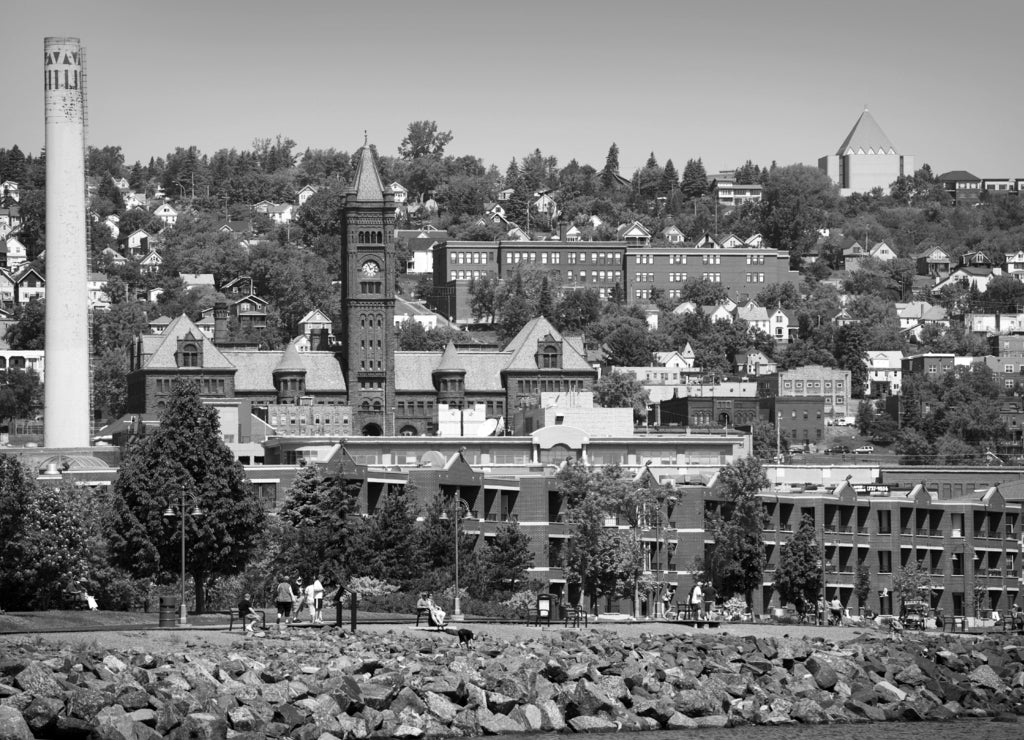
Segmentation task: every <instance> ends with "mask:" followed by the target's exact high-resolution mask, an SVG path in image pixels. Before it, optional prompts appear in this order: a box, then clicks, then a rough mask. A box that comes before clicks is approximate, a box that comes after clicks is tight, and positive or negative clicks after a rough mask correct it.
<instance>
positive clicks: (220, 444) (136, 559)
mask: <svg viewBox="0 0 1024 740" xmlns="http://www.w3.org/2000/svg"><path fill="white" fill-rule="evenodd" d="M182 492H184V493H185V494H186V497H185V504H186V505H185V509H186V511H185V512H180V511H179V512H178V516H181V515H182V513H184V514H185V525H184V526H185V533H186V544H187V547H188V549H187V552H186V556H185V561H186V568H187V571H188V572H189V573H190V574H191V575H192V577H193V579H194V581H195V593H196V610H197V611H199V612H202V611H203V610H204V609H205V607H206V591H207V588H208V587H209V586H210V584H211V583H212V582H213V581H214V580H215V579H216V578H217V577H219V576H227V575H234V574H236V573H239V572H241V570H242V569H243V568H244V567H245V564H246V562H247V561H248V559H249V557H250V556H251V555H252V553H253V549H254V547H255V544H256V542H257V539H258V537H259V535H260V532H261V531H262V529H263V525H264V513H263V509H262V507H261V505H260V501H259V499H258V498H257V497H256V496H255V495H254V494H253V492H252V490H251V489H250V488H249V486H248V485H246V482H245V472H244V471H243V470H242V466H241V465H240V464H239V463H238V462H237V461H236V460H235V459H234V455H232V453H231V450H229V449H228V447H227V446H226V445H225V444H224V441H223V437H222V435H221V431H220V420H219V418H218V414H217V411H216V410H215V409H214V408H212V407H210V406H205V405H204V404H203V403H202V402H201V401H200V399H199V390H198V387H197V386H196V385H195V384H194V383H180V384H178V385H177V386H176V387H175V389H174V391H173V393H172V395H171V398H170V401H169V402H168V405H167V408H166V409H165V411H164V413H163V415H162V416H161V419H160V426H159V427H158V428H157V429H156V431H154V432H151V433H149V434H147V435H146V436H144V437H141V438H140V439H138V440H137V441H135V442H133V443H132V444H131V445H130V446H129V447H128V450H127V452H126V453H125V456H124V460H123V461H122V463H121V469H120V471H119V474H118V477H117V481H116V482H115V483H114V492H113V502H112V505H113V515H114V526H112V527H111V531H110V532H109V537H110V544H111V550H112V553H113V555H114V557H115V558H116V561H117V562H118V563H119V564H121V565H123V566H124V567H125V568H127V569H128V570H129V571H131V572H132V573H133V574H134V575H136V576H138V577H147V576H149V577H155V578H157V579H159V580H161V581H162V582H164V583H168V582H172V581H174V580H175V579H176V578H177V576H178V573H179V571H180V568H181V553H180V546H181V545H180V540H179V535H178V533H179V532H180V528H181V526H182V524H181V520H180V519H179V518H178V516H176V517H174V518H165V517H164V516H163V513H164V510H165V509H167V508H168V507H171V508H172V509H177V508H178V507H179V505H180V501H181V494H182ZM193 495H194V496H195V503H196V504H197V505H198V507H199V510H200V511H201V512H202V515H201V516H192V515H191V514H190V512H191V510H192V499H191V496H193Z"/></svg>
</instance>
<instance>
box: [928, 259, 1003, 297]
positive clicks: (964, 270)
mask: <svg viewBox="0 0 1024 740" xmlns="http://www.w3.org/2000/svg"><path fill="white" fill-rule="evenodd" d="M1002 274H1003V270H1002V268H999V267H974V266H960V267H958V268H956V269H955V270H953V271H952V272H951V273H950V274H949V277H947V278H946V279H945V280H940V281H939V282H937V283H936V284H935V286H934V287H933V288H932V294H933V295H938V294H939V293H941V292H942V289H943V288H945V287H946V286H947V285H963V286H964V287H965V288H976V289H977V290H978V292H979V293H984V292H985V291H986V290H988V285H989V283H991V282H992V280H993V279H995V278H997V277H999V276H1000V275H1002Z"/></svg>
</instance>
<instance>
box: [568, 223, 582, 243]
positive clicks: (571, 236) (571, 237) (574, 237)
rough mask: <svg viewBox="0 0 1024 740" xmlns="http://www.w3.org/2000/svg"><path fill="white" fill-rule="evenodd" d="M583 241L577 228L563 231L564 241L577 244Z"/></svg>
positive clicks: (573, 227) (571, 227) (572, 227)
mask: <svg viewBox="0 0 1024 740" xmlns="http://www.w3.org/2000/svg"><path fill="white" fill-rule="evenodd" d="M582 240H583V232H582V231H580V229H579V227H578V226H570V227H569V228H568V229H566V230H565V241H567V242H578V241H582Z"/></svg>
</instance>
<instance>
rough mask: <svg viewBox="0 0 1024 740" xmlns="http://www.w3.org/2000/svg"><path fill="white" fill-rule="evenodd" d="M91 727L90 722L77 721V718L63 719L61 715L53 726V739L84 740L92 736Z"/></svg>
mask: <svg viewBox="0 0 1024 740" xmlns="http://www.w3.org/2000/svg"><path fill="white" fill-rule="evenodd" d="M92 728H93V725H92V723H91V722H86V721H85V720H84V719H78V718H77V717H65V716H63V715H61V716H59V717H57V722H56V724H55V725H54V731H53V735H54V736H55V737H60V738H64V739H65V740H77V739H79V738H81V740H85V738H87V737H89V735H90V734H92Z"/></svg>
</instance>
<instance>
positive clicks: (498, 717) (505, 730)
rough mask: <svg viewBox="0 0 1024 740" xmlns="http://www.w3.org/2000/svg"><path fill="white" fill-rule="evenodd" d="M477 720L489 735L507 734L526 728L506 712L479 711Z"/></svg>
mask: <svg viewBox="0 0 1024 740" xmlns="http://www.w3.org/2000/svg"><path fill="white" fill-rule="evenodd" d="M477 721H478V722H479V723H480V727H481V728H482V729H483V730H484V731H485V732H486V733H487V734H488V735H507V734H511V733H516V732H523V731H524V730H525V729H526V728H524V727H523V726H522V725H521V724H519V723H518V722H516V721H515V720H514V719H512V718H511V717H509V716H508V715H505V714H494V713H492V712H477Z"/></svg>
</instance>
